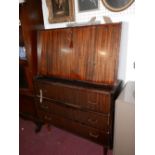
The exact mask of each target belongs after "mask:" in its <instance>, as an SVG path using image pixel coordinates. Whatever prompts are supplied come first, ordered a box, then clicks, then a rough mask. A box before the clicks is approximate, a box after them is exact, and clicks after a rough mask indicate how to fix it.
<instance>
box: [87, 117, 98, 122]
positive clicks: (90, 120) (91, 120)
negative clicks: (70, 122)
mask: <svg viewBox="0 0 155 155" xmlns="http://www.w3.org/2000/svg"><path fill="white" fill-rule="evenodd" d="M88 122H90V123H97V119H91V118H88Z"/></svg>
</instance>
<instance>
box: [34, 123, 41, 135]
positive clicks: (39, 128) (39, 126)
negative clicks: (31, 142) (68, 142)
mask: <svg viewBox="0 0 155 155" xmlns="http://www.w3.org/2000/svg"><path fill="white" fill-rule="evenodd" d="M35 124H36V129H35V132H36V133H38V132H40V131H41V128H42V125H43V123H41V122H36V123H35Z"/></svg>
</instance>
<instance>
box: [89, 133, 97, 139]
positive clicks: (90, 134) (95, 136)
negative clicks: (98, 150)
mask: <svg viewBox="0 0 155 155" xmlns="http://www.w3.org/2000/svg"><path fill="white" fill-rule="evenodd" d="M89 136H91V137H93V138H98V137H99V135H97V134H94V133H92V132H89Z"/></svg>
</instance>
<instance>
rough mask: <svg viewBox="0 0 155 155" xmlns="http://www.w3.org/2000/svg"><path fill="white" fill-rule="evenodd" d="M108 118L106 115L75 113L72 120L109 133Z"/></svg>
mask: <svg viewBox="0 0 155 155" xmlns="http://www.w3.org/2000/svg"><path fill="white" fill-rule="evenodd" d="M109 117H110V116H108V115H101V114H94V113H93V112H85V111H79V110H77V111H75V114H74V119H75V120H76V121H78V122H81V123H83V124H85V125H88V126H91V127H94V128H97V129H101V130H103V131H109Z"/></svg>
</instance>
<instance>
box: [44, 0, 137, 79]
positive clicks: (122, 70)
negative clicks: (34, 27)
mask: <svg viewBox="0 0 155 155" xmlns="http://www.w3.org/2000/svg"><path fill="white" fill-rule="evenodd" d="M74 2H75V21H74V22H70V23H82V22H88V21H89V20H90V19H91V18H92V17H94V16H95V17H96V21H100V22H101V23H104V20H103V16H109V17H110V18H111V19H112V21H113V22H120V21H121V22H123V27H122V37H121V38H122V39H121V47H120V58H119V70H118V79H122V80H124V81H125V82H126V81H130V80H132V81H134V80H135V75H134V74H135V70H134V68H133V62H134V61H135V50H134V47H135V44H134V43H135V40H134V38H135V17H134V10H135V4H134V3H133V4H132V5H131V6H130V7H129V8H128V9H126V10H124V11H121V12H115V13H114V12H111V11H109V10H107V9H106V8H105V7H104V6H103V4H102V0H99V9H98V10H95V11H87V12H82V13H81V12H79V11H78V2H77V0H74ZM42 9H43V17H44V26H45V29H52V28H61V27H66V26H67V24H69V22H66V23H57V24H50V23H49V22H48V9H47V6H46V0H42Z"/></svg>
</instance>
